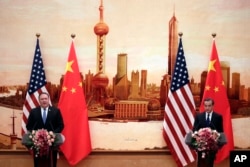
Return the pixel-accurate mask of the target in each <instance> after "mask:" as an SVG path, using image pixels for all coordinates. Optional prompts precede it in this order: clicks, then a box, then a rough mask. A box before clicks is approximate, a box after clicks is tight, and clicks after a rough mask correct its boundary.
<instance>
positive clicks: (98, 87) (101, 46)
mask: <svg viewBox="0 0 250 167" xmlns="http://www.w3.org/2000/svg"><path fill="white" fill-rule="evenodd" d="M99 11H100V21H99V23H97V24H96V25H95V27H94V32H95V34H96V36H97V66H96V75H95V76H94V77H93V79H92V86H93V88H94V90H93V96H92V98H93V99H92V102H94V103H95V104H100V105H101V106H104V101H105V99H106V87H107V86H108V83H109V79H108V77H107V76H106V75H105V42H106V41H105V37H106V35H107V34H108V32H109V27H108V25H107V24H106V23H104V21H103V3H102V0H101V5H100V7H99Z"/></svg>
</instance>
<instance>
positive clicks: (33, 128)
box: [31, 122, 37, 130]
mask: <svg viewBox="0 0 250 167" xmlns="http://www.w3.org/2000/svg"><path fill="white" fill-rule="evenodd" d="M36 125H37V122H35V124H34V126H33V127H32V129H31V130H35V128H36Z"/></svg>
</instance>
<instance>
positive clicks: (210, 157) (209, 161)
mask: <svg viewBox="0 0 250 167" xmlns="http://www.w3.org/2000/svg"><path fill="white" fill-rule="evenodd" d="M192 134H193V133H192V132H189V133H187V134H186V136H185V143H186V144H187V145H188V146H189V147H190V148H191V149H194V150H196V152H197V155H198V162H197V166H198V167H201V166H202V167H209V166H212V165H213V161H214V159H215V155H216V152H217V151H213V150H212V151H210V150H208V151H207V153H208V154H206V156H205V157H204V158H202V154H203V153H202V152H203V151H198V150H197V148H195V146H194V145H193V140H194V139H193V137H192ZM226 143H227V139H226V135H225V134H224V133H220V136H219V138H218V140H217V145H218V149H220V148H221V147H222V146H223V145H225V144H226Z"/></svg>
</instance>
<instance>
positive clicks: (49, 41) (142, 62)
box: [0, 0, 250, 87]
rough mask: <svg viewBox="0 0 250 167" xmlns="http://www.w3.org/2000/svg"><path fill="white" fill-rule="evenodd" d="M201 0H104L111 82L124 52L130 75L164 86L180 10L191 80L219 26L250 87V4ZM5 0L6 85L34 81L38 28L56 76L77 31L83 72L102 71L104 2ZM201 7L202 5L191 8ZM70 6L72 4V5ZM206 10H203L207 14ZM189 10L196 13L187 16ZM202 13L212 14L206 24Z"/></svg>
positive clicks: (223, 45)
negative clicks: (99, 28) (142, 74)
mask: <svg viewBox="0 0 250 167" xmlns="http://www.w3.org/2000/svg"><path fill="white" fill-rule="evenodd" d="M196 2H198V1H196V0H192V2H184V3H185V4H182V2H180V1H178V0H177V1H167V2H165V1H159V2H158V3H152V2H151V1H147V0H146V1H142V0H137V1H126V2H125V1H120V2H116V1H113V0H104V1H103V3H104V21H105V23H106V24H107V25H108V26H109V32H108V34H107V36H106V62H105V66H106V68H105V72H106V74H107V75H108V77H109V81H112V78H113V77H114V76H115V74H116V66H117V55H118V54H120V53H126V54H127V55H128V79H130V78H131V77H130V74H131V72H132V71H137V70H138V71H141V70H147V71H148V74H147V75H148V77H147V78H148V83H155V84H157V85H160V81H161V79H162V76H163V75H165V74H166V73H167V69H168V63H167V61H168V60H167V59H168V49H169V48H168V42H169V41H168V34H169V25H168V23H169V21H170V19H171V18H172V16H173V15H175V16H176V18H177V21H178V31H179V32H180V31H181V32H183V34H184V35H183V46H184V52H185V56H186V59H187V65H188V69H189V76H190V77H191V78H192V77H193V78H194V79H195V81H196V82H198V81H199V80H200V74H201V73H202V71H204V70H206V69H207V66H208V60H209V56H210V51H211V43H212V37H211V33H212V32H216V33H217V37H216V44H217V48H218V53H219V57H220V60H221V61H226V62H228V63H229V64H230V69H231V71H230V72H231V73H233V72H236V73H240V74H241V80H240V81H241V85H245V86H246V87H249V85H250V84H249V82H250V81H249V80H248V79H247V78H249V76H248V75H249V74H248V73H247V71H249V69H248V68H249V67H248V65H247V62H249V61H250V58H249V57H248V53H249V51H248V50H249V48H248V47H247V41H248V40H249V36H248V34H247V29H248V28H247V27H250V25H249V23H248V21H247V20H248V15H247V13H249V11H250V7H249V6H250V5H249V3H248V2H240V1H237V3H236V2H230V3H229V2H227V3H223V2H225V1H220V2H216V3H215V2H214V4H213V3H211V2H210V1H204V3H202V4H197V3H196ZM0 3H1V7H2V10H1V13H3V14H4V15H3V14H2V15H1V16H0V17H1V22H2V25H3V26H2V27H1V29H0V36H1V37H2V38H1V39H0V43H1V46H0V49H1V55H2V56H1V57H0V62H1V68H0V76H1V77H2V78H5V79H4V80H2V81H1V82H0V85H17V84H21V85H22V84H25V83H27V82H28V80H29V75H30V69H31V64H32V59H33V54H34V48H35V41H36V37H35V34H36V33H40V34H41V37H40V47H41V51H42V56H43V61H44V66H45V72H46V77H47V80H48V81H49V82H51V83H59V81H60V77H61V75H62V74H63V73H64V70H65V64H66V59H67V55H68V51H69V45H70V41H71V38H70V34H71V33H75V34H76V38H75V47H76V51H77V56H78V61H79V66H80V71H81V72H82V73H83V74H86V73H88V71H89V70H90V71H91V72H92V73H95V72H96V54H97V53H96V52H97V48H96V45H97V42H96V34H95V33H94V31H93V29H94V26H95V25H96V24H97V23H98V21H99V11H98V8H99V5H100V1H99V0H96V1H84V2H80V1H75V2H74V3H73V4H67V3H66V2H61V1H60V2H58V1H44V2H43V3H40V2H39V3H38V2H24V3H22V4H18V3H16V2H12V1H10V2H0ZM124 5H125V6H124ZM185 5H186V6H185ZM48 6H49V7H48ZM149 6H150V8H149ZM174 6H175V7H174ZM184 6H185V10H184V9H183V8H184ZM198 6H199V10H196V11H192V10H191V9H196V8H195V7H198ZM208 6H209V7H208ZM66 7H67V10H64V9H66ZM126 7H128V8H126ZM187 7H190V8H187ZM205 8H209V10H208V9H205ZM118 9H120V10H121V11H119V10H118ZM189 9H190V10H189ZM203 9H204V10H203ZM218 9H220V10H218ZM125 11H126V12H125ZM201 11H202V13H203V15H202V16H200V15H199V13H201ZM48 13H50V17H48V16H49V15H48ZM114 13H115V14H114ZM153 13H157V14H154V15H153ZM187 13H189V17H187V16H186V14H187ZM196 13H197V15H196ZM222 13H223V15H222ZM192 15H193V16H199V17H201V18H200V19H199V17H192ZM7 16H8V17H7ZM231 16H232V17H231ZM202 18H207V19H206V20H207V21H206V24H205V23H204V22H203V21H202ZM230 18H233V19H230ZM218 21H220V24H218ZM215 23H216V24H215ZM240 23H241V24H240ZM203 24H205V25H203ZM242 24H244V26H243V27H242V26H241V25H242ZM41 25H46V26H41ZM225 25H226V26H225ZM229 25H230V26H229ZM199 27H200V29H199ZM152 30H154V31H152ZM195 30H196V31H195ZM235 30H237V31H235ZM239 30H241V31H239ZM14 39H15V40H14ZM194 46H195V47H194ZM13 47H14V48H15V49H13ZM17 58H20V59H21V61H20V60H19V59H17ZM241 67H244V68H241ZM156 74H157V75H156ZM6 76H7V77H6ZM191 78H190V79H191ZM110 83H111V82H110ZM230 84H231V83H230Z"/></svg>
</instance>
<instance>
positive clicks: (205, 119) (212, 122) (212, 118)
mask: <svg viewBox="0 0 250 167" xmlns="http://www.w3.org/2000/svg"><path fill="white" fill-rule="evenodd" d="M213 107H214V100H213V99H211V98H206V99H205V100H204V109H205V111H204V112H202V113H199V114H197V115H196V117H195V121H194V125H193V132H194V131H198V130H199V129H201V128H206V127H209V128H211V129H213V130H216V131H217V132H219V133H221V132H223V118H222V115H220V114H218V113H216V112H215V111H213ZM215 155H216V152H215V153H211V154H210V155H209V156H210V159H209V162H208V166H209V167H213V164H214V160H215ZM201 158H202V157H201V152H198V162H197V166H198V167H201Z"/></svg>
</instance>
